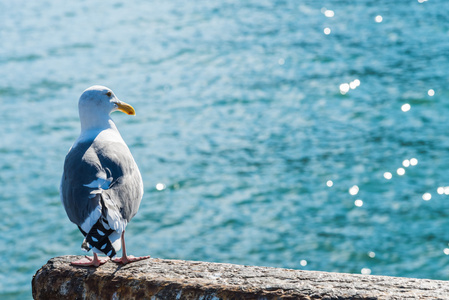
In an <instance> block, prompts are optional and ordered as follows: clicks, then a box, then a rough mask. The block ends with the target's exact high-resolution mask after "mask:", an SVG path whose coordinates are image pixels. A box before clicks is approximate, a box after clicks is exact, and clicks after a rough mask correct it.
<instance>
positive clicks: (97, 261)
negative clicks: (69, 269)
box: [71, 256, 109, 267]
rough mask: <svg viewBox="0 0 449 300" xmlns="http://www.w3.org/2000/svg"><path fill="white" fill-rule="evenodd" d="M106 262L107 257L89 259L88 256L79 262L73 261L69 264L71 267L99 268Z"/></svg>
mask: <svg viewBox="0 0 449 300" xmlns="http://www.w3.org/2000/svg"><path fill="white" fill-rule="evenodd" d="M107 261H109V257H98V256H94V257H93V258H92V257H89V256H85V257H83V258H82V259H80V260H75V261H72V262H71V265H72V266H81V267H90V266H92V267H99V266H101V265H102V264H104V263H106V262H107Z"/></svg>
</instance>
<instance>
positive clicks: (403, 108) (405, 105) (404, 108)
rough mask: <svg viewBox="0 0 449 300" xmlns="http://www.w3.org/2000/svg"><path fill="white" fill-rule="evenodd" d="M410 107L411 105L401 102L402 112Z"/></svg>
mask: <svg viewBox="0 0 449 300" xmlns="http://www.w3.org/2000/svg"><path fill="white" fill-rule="evenodd" d="M410 108H411V106H410V104H408V103H405V104H403V105H402V106H401V110H402V111H403V112H407V111H409V110H410Z"/></svg>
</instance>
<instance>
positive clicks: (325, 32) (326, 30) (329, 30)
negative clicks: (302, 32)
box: [323, 27, 331, 35]
mask: <svg viewBox="0 0 449 300" xmlns="http://www.w3.org/2000/svg"><path fill="white" fill-rule="evenodd" d="M323 31H324V34H325V35H329V34H331V29H330V28H329V27H326V28H324V30H323Z"/></svg>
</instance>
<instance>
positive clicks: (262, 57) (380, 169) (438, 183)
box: [0, 0, 449, 299]
mask: <svg viewBox="0 0 449 300" xmlns="http://www.w3.org/2000/svg"><path fill="white" fill-rule="evenodd" d="M215 2H217V3H215ZM215 2H211V1H208V2H206V1H200V2H198V3H195V4H192V3H189V2H188V1H151V2H149V1H133V2H132V3H128V2H125V1H114V2H113V3H112V2H111V3H106V2H104V1H77V2H73V3H69V2H61V1H39V2H38V1H24V0H19V1H2V2H0V41H1V47H0V78H1V80H0V106H1V113H0V114H1V118H0V128H1V129H0V133H1V138H0V140H1V141H0V153H1V155H0V185H1V188H0V201H1V202H0V203H1V206H2V209H1V213H2V217H1V218H0V230H1V235H0V253H1V260H0V270H1V272H0V298H2V299H24V298H25V299H26V298H31V283H30V282H31V278H32V275H33V274H34V273H35V271H36V270H37V269H38V268H39V267H40V266H41V265H43V264H44V263H45V262H46V261H47V260H48V259H50V258H51V257H54V256H59V255H67V254H82V251H81V248H80V246H81V242H82V236H81V234H80V233H79V232H78V229H77V228H76V226H75V225H73V224H71V223H70V222H69V220H68V218H67V216H66V215H65V212H64V210H63V208H62V206H61V204H60V201H59V195H58V186H59V180H60V176H61V173H62V164H63V160H64V157H65V154H66V153H67V151H68V149H69V148H70V146H71V144H72V142H73V141H74V140H75V138H76V137H77V135H78V133H79V121H78V113H77V100H78V97H79V95H80V94H81V93H82V91H83V90H84V89H85V88H87V87H89V86H91V85H94V84H102V85H106V86H108V87H110V88H112V89H113V90H114V91H115V93H116V94H117V95H118V97H119V98H121V99H122V100H124V101H127V102H129V103H130V104H132V105H133V106H134V107H135V108H136V111H137V115H136V116H135V117H129V116H126V115H124V114H118V113H116V114H115V115H114V119H115V121H116V123H117V125H118V127H119V129H120V131H121V132H122V135H123V136H124V139H125V141H126V142H127V143H128V145H129V146H130V148H131V151H132V152H133V154H134V156H135V159H136V161H137V162H138V164H139V166H140V169H141V171H142V175H143V179H144V184H145V195H144V199H143V201H142V204H141V208H140V211H139V213H138V215H137V216H136V217H135V218H134V219H133V221H132V222H131V223H130V224H129V226H128V230H127V236H128V238H127V244H128V248H129V251H130V252H131V253H132V254H134V255H144V254H150V255H152V256H153V257H160V258H173V259H187V260H204V261H215V262H226V263H236V264H246V265H262V266H273V267H287V268H295V269H305V270H322V271H332V272H349V273H370V274H375V275H392V276H407V277H419V278H432V279H443V280H448V279H449V256H448V255H446V254H449V249H448V248H449V246H448V242H449V233H448V229H449V198H448V196H447V195H445V194H444V187H446V186H449V180H448V176H447V174H448V173H447V172H448V170H449V140H448V138H447V135H448V127H449V124H448V122H447V120H448V117H447V116H448V115H449V101H448V100H449V89H448V69H449V20H448V18H449V17H448V15H447V12H448V11H449V2H447V1H443V0H429V1H425V2H423V3H420V2H419V1H416V0H410V1H386V0H385V1H288V0H286V1H215ZM354 2H355V3H354ZM379 16H380V17H379ZM329 31H330V32H329ZM348 84H350V86H349V85H348ZM351 87H352V88H351ZM407 104H408V105H407ZM414 159H416V160H414ZM410 162H411V163H412V165H410V166H408V165H409V164H410ZM404 165H405V166H404ZM400 168H402V169H400ZM398 169H399V170H398ZM398 172H399V173H400V174H402V172H404V174H403V175H398ZM389 174H391V179H387V178H390V177H389ZM385 176H386V177H387V178H386V177H385ZM354 186H356V187H354ZM439 187H440V189H438V188H439ZM429 196H430V200H429ZM424 199H426V200H424ZM357 200H359V201H357Z"/></svg>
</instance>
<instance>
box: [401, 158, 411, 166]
mask: <svg viewBox="0 0 449 300" xmlns="http://www.w3.org/2000/svg"><path fill="white" fill-rule="evenodd" d="M402 165H403V166H404V167H406V168H408V167H410V161H409V160H408V159H405V160H404V161H403V162H402Z"/></svg>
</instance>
